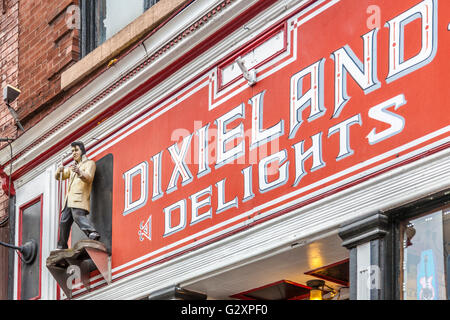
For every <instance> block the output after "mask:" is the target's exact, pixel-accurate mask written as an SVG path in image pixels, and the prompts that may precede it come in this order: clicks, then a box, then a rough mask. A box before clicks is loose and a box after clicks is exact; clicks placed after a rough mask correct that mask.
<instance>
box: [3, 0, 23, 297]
mask: <svg viewBox="0 0 450 320" xmlns="http://www.w3.org/2000/svg"><path fill="white" fill-rule="evenodd" d="M18 9H19V0H6V1H0V74H1V89H2V92H3V88H4V87H5V86H6V85H7V84H10V85H12V86H14V87H18V63H19V51H18V48H19V47H18V37H19V25H18V21H19V11H18ZM0 101H1V103H0V136H1V137H14V136H15V134H16V128H15V126H14V120H13V119H12V117H11V115H10V113H9V111H8V109H7V108H6V106H5V103H4V102H3V99H1V100H0ZM11 106H12V107H13V108H15V109H17V101H15V102H13V103H11ZM4 144H5V143H3V145H4ZM7 206H8V196H7V195H6V194H5V193H4V192H3V191H2V190H1V188H0V241H3V242H10V239H9V223H8V222H9V221H8V220H7V217H8V211H7ZM8 252H9V249H7V248H5V247H0V299H2V300H3V299H7V298H8V297H7V294H8Z"/></svg>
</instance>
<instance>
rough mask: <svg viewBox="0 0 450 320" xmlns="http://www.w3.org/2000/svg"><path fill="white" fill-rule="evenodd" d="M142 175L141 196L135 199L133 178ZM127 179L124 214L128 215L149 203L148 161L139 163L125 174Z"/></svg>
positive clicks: (124, 176)
mask: <svg viewBox="0 0 450 320" xmlns="http://www.w3.org/2000/svg"><path fill="white" fill-rule="evenodd" d="M136 176H139V177H140V186H141V190H140V197H139V198H138V199H137V200H135V201H133V194H135V193H134V192H133V191H134V190H133V178H134V177H136ZM123 178H124V180H125V206H124V210H123V215H124V216H125V215H127V214H129V213H131V212H133V211H135V210H137V209H139V208H141V207H143V206H145V204H146V203H147V193H148V182H147V180H148V164H147V162H146V161H144V162H142V163H140V164H138V165H137V166H135V167H133V168H131V169H130V170H128V171H127V172H125V173H124V174H123Z"/></svg>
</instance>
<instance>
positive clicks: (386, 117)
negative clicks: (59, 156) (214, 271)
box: [90, 0, 450, 277]
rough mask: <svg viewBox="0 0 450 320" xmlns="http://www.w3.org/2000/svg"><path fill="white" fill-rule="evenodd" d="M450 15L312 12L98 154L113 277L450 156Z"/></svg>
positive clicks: (435, 8)
mask: <svg viewBox="0 0 450 320" xmlns="http://www.w3.org/2000/svg"><path fill="white" fill-rule="evenodd" d="M448 12H450V2H448V1H437V0H424V1H418V0H402V1H390V0H385V1H377V4H376V6H374V5H373V1H363V0H345V1H337V0H335V1H315V2H312V3H311V5H310V6H307V7H306V8H302V9H301V10H298V12H295V13H294V14H292V15H291V16H290V17H289V18H287V19H286V20H284V21H280V22H279V23H277V24H276V25H273V26H267V29H266V31H265V32H262V34H261V35H260V36H258V37H256V38H255V39H254V40H252V41H251V42H250V43H248V44H247V45H245V46H244V47H242V48H240V49H239V50H238V51H236V52H233V53H231V54H230V55H229V56H228V57H227V58H226V59H224V60H221V61H217V62H216V63H215V65H214V66H213V67H212V68H211V69H210V70H208V71H207V72H205V73H204V74H203V75H202V76H200V77H196V78H195V79H193V80H192V81H191V82H190V83H189V84H188V85H185V86H184V87H182V88H180V89H179V90H178V91H177V92H176V93H175V94H173V95H171V96H170V97H167V98H165V100H164V101H162V102H160V103H158V104H157V105H152V106H149V107H148V112H146V113H145V114H143V115H142V116H140V117H139V118H138V119H135V120H133V121H132V122H130V123H128V124H127V125H125V126H123V127H122V128H121V129H120V130H118V131H117V132H116V133H114V135H112V136H110V137H108V139H107V140H105V141H103V142H102V143H101V144H98V145H97V146H96V147H95V148H94V149H93V150H90V156H91V157H92V158H93V159H95V160H98V159H100V158H102V157H103V156H105V155H107V154H109V153H111V154H113V156H114V169H113V170H114V180H113V217H112V219H113V220H112V236H113V239H112V243H113V246H112V257H113V260H112V262H113V266H112V267H113V277H119V276H122V275H125V274H127V273H130V272H133V271H135V270H138V269H140V268H143V267H146V266H149V265H152V264H155V263H158V262H161V261H163V260H165V259H167V258H170V257H173V256H176V255H180V254H183V253H185V252H186V251H188V250H191V249H193V248H195V247H198V246H201V245H205V244H207V243H211V242H213V241H217V240H218V239H220V238H224V237H226V236H228V235H230V234H233V233H236V232H239V231H241V230H243V229H246V228H250V227H252V226H253V225H255V224H258V223H260V222H262V221H266V220H268V219H270V218H273V217H275V216H278V215H280V214H284V213H287V212H289V211H292V210H293V209H294V208H298V207H300V206H303V205H305V204H308V203H311V202H313V201H316V200H318V199H321V198H323V197H326V196H328V195H330V194H332V193H336V192H338V191H339V190H342V189H343V188H348V187H350V186H353V185H355V184H357V183H359V182H361V181H364V180H367V179H369V178H370V177H372V176H374V175H377V174H380V173H382V172H385V171H387V170H390V169H392V168H394V167H398V166H400V165H403V164H405V163H408V162H410V161H413V160H415V159H417V158H420V157H424V156H425V155H427V154H430V153H432V152H436V151H438V150H442V149H443V148H446V147H448V142H449V134H448V132H449V116H448V111H447V106H446V104H447V103H448V101H449V99H450V93H449V90H448V88H447V87H448V86H447V84H446V83H447V81H446V80H447V74H448V71H449V70H450V68H449V67H450V64H449V62H448V58H447V55H448V52H450V41H449V40H450V31H448V30H447V29H448V27H447V26H448V23H449V22H450V21H448ZM238 58H240V59H241V60H242V61H243V62H244V65H245V66H246V67H247V68H248V69H250V70H251V69H256V70H257V82H256V84H254V85H252V86H249V85H248V82H247V80H245V79H243V77H242V72H241V69H239V67H238V65H237V64H236V63H235V61H236V59H238ZM211 63H214V62H213V61H212V62H211ZM186 76H189V75H186Z"/></svg>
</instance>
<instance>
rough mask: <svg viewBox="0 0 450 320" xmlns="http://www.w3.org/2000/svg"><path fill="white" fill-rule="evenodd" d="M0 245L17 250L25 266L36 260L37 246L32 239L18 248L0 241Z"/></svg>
mask: <svg viewBox="0 0 450 320" xmlns="http://www.w3.org/2000/svg"><path fill="white" fill-rule="evenodd" d="M0 244H1V245H2V246H5V247H7V248H11V249H16V250H18V251H19V252H20V253H21V255H22V256H21V259H22V261H23V262H24V263H26V264H31V263H33V261H34V258H36V253H37V250H38V245H37V243H36V241H34V240H33V239H31V240H28V241H27V242H25V243H24V245H22V246H20V247H18V246H15V245H12V244H9V243H5V242H2V241H0Z"/></svg>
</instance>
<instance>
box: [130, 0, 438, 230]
mask: <svg viewBox="0 0 450 320" xmlns="http://www.w3.org/2000/svg"><path fill="white" fill-rule="evenodd" d="M436 12H437V1H436V0H424V1H422V2H420V3H419V4H417V5H415V6H414V7H412V8H410V9H409V10H407V11H405V12H403V13H402V14H400V15H398V16H397V17H395V18H393V19H391V20H389V21H388V22H387V24H386V25H387V26H388V27H389V50H386V52H385V53H384V54H386V55H387V56H388V60H389V73H388V75H387V78H386V82H387V83H389V82H392V81H394V80H396V79H398V78H400V77H402V76H404V75H406V74H408V73H410V72H413V71H414V70H417V69H419V68H421V67H423V66H425V65H426V64H427V63H429V62H430V61H431V60H432V59H433V58H434V55H435V53H436V50H437V32H436V29H437V18H436ZM416 19H420V20H421V30H422V32H421V36H420V38H421V49H420V51H419V52H418V54H417V55H415V56H413V57H411V58H409V59H407V60H405V59H404V50H405V43H404V41H405V39H406V38H405V37H404V33H405V31H404V28H405V26H406V25H407V24H409V23H410V22H412V21H414V20H416ZM377 33H378V29H377V28H375V29H372V30H371V31H369V32H367V33H365V34H364V35H362V36H361V38H362V42H361V43H362V46H363V50H362V51H361V52H363V54H361V56H360V57H357V56H356V55H355V53H354V52H353V50H352V49H351V48H350V47H349V46H348V45H343V46H341V47H340V48H339V49H337V50H335V51H334V52H330V53H329V55H330V56H331V59H329V61H332V63H334V78H333V76H332V75H330V79H331V81H333V80H334V83H333V85H332V89H334V109H333V112H332V113H331V114H330V122H332V123H330V125H329V127H328V128H322V129H318V130H317V131H313V132H302V130H301V125H302V123H303V121H304V120H303V119H304V117H305V118H306V120H307V121H308V122H313V121H315V120H316V119H318V118H320V117H322V116H323V115H325V112H326V110H327V109H326V107H325V102H324V90H325V84H324V72H325V67H324V66H325V62H326V61H327V60H326V58H325V57H322V58H320V59H318V60H317V61H316V62H315V63H313V64H311V65H309V66H307V67H305V68H303V69H301V70H300V71H298V72H296V73H295V74H294V75H292V76H291V78H290V83H289V86H290V87H289V88H286V89H289V93H286V94H289V99H290V102H289V105H285V106H284V105H276V106H273V105H272V106H266V107H268V108H283V107H285V108H289V112H288V114H289V119H282V118H280V119H269V120H270V122H269V123H270V124H269V125H267V123H266V125H263V119H264V117H263V115H264V110H265V107H264V104H265V102H264V97H265V95H266V94H267V89H259V90H257V89H256V88H258V86H254V87H253V88H252V90H255V93H254V92H252V97H251V98H250V99H249V100H247V99H248V96H246V98H245V100H246V101H242V102H241V101H238V102H234V103H239V102H240V103H239V104H238V105H236V104H234V105H233V108H232V109H231V110H225V111H224V113H223V114H222V115H220V116H218V117H217V118H216V119H215V120H214V121H211V123H206V124H202V123H201V122H197V124H196V125H195V126H194V130H192V132H190V131H188V130H186V129H183V130H184V131H183V134H182V135H179V136H178V137H181V138H182V139H181V141H178V140H179V139H178V138H177V139H178V140H177V143H175V144H173V145H171V146H168V147H167V148H166V149H167V152H163V151H164V150H161V151H160V152H159V153H157V154H154V155H152V156H150V155H149V156H150V160H151V163H152V164H153V171H152V172H153V177H152V179H151V181H152V182H153V191H152V201H159V199H161V198H164V192H163V191H162V190H163V185H164V186H166V185H167V188H166V189H165V190H166V194H167V193H171V192H174V191H175V190H177V186H179V185H180V184H181V186H186V185H187V184H188V183H190V182H191V181H193V179H194V178H193V175H192V173H191V172H190V170H189V167H188V164H192V163H191V162H190V161H191V159H189V157H188V155H189V151H191V149H192V146H193V147H194V149H195V151H194V152H193V155H194V158H195V159H196V161H197V163H196V164H197V167H192V166H191V167H190V168H191V169H192V168H194V169H197V170H198V171H197V172H196V178H197V179H201V178H202V177H204V176H207V175H209V174H210V173H211V171H212V170H211V167H213V169H215V170H214V174H215V175H217V177H219V175H220V174H221V172H220V168H221V167H223V166H225V165H227V164H231V163H233V161H235V160H236V161H237V163H238V164H246V162H245V156H248V158H249V159H250V160H253V159H254V158H252V157H254V155H255V154H256V152H257V151H261V150H262V148H267V146H268V145H269V143H268V142H271V141H274V142H277V143H276V144H274V146H276V148H275V150H274V148H271V150H270V151H271V152H270V154H267V153H264V155H263V156H262V157H260V159H259V160H256V159H255V162H254V163H253V162H251V163H249V165H247V166H240V167H239V170H240V172H238V173H236V176H238V177H239V179H242V180H241V181H240V182H241V183H240V184H238V183H233V182H232V183H230V182H229V181H230V180H233V179H235V177H233V179H230V178H228V177H226V176H223V175H222V176H220V178H217V180H218V181H217V180H214V182H209V184H210V185H209V186H207V187H202V188H203V189H202V190H194V191H195V192H194V191H193V192H192V193H191V194H190V195H189V196H188V195H186V196H184V198H183V199H181V200H178V201H176V200H173V201H176V202H174V203H172V204H170V205H168V206H166V207H165V208H164V209H163V214H164V234H163V236H164V237H168V236H170V235H173V234H175V233H177V232H180V231H181V230H184V229H185V228H189V226H192V225H194V224H199V223H201V222H203V221H205V220H209V219H213V218H214V214H223V215H225V214H226V211H227V210H230V209H231V208H238V207H239V205H240V203H244V202H246V201H249V200H250V199H253V198H254V197H255V193H258V192H259V193H260V194H261V193H267V192H270V191H272V190H274V189H277V188H279V187H281V186H283V185H285V184H287V182H288V180H289V174H291V175H293V179H292V180H293V184H292V187H296V186H298V185H299V184H300V183H301V182H302V179H303V178H304V177H305V176H306V175H308V174H310V173H311V172H314V171H317V170H320V169H321V168H324V167H326V165H327V164H326V163H325V162H324V157H323V148H324V146H326V144H325V143H324V141H332V142H333V143H334V142H335V145H336V149H334V150H336V151H335V152H336V155H333V158H334V157H335V161H340V160H342V159H345V158H349V157H351V156H352V155H353V154H354V153H355V151H354V150H353V149H352V141H351V136H353V137H354V136H355V133H354V132H355V131H357V132H358V133H361V131H362V130H364V132H363V133H361V134H363V135H361V137H364V136H365V138H366V139H367V146H368V147H370V146H371V145H374V144H377V143H380V142H382V141H384V140H386V139H389V138H390V137H392V136H394V135H398V134H400V133H401V132H402V131H403V129H404V128H405V125H406V121H405V119H404V118H403V117H402V116H401V115H400V114H398V113H399V112H397V113H396V112H395V111H397V110H398V109H399V108H400V107H401V106H403V105H405V104H406V103H407V102H406V97H405V94H403V93H401V92H399V93H396V94H395V96H394V97H392V98H390V97H386V98H385V99H387V100H385V101H384V102H381V103H378V102H377V103H378V104H376V105H373V106H371V107H370V108H368V109H365V110H361V111H360V112H359V113H357V114H354V115H346V116H345V118H344V116H343V115H341V113H342V111H343V110H344V106H345V105H346V104H347V103H348V102H349V101H350V99H351V97H349V96H348V93H347V81H348V77H347V75H350V76H351V78H352V80H353V81H354V82H355V83H356V84H358V86H359V87H360V88H361V90H362V92H363V93H364V94H368V93H369V92H371V91H374V90H377V89H378V88H380V87H381V83H380V81H379V80H378V77H377V60H378V58H377ZM417 34H419V33H417ZM412 38H413V37H408V38H407V39H412ZM299 69H300V68H299ZM304 82H307V84H306V85H305V83H304ZM258 85H259V84H258ZM304 86H306V87H307V89H306V90H304ZM332 100H333V99H332ZM306 109H309V110H308V111H309V112H308V113H309V114H308V115H307V116H306V115H304V114H303V113H304V112H305V113H306V111H305V110H306ZM266 110H267V109H266ZM405 110H408V109H407V108H406V109H405ZM246 111H247V114H251V115H252V118H251V119H250V120H249V121H247V122H245V123H248V124H249V126H251V128H244V121H243V120H244V119H245V116H246ZM286 111H287V110H286ZM401 111H403V108H402V109H401ZM286 113H287V112H286ZM344 113H345V112H344ZM344 113H342V114H344ZM362 115H365V116H366V118H364V119H367V118H369V119H368V120H370V123H372V120H374V121H375V123H376V124H377V125H372V124H370V125H369V124H367V123H366V124H363V121H362V119H363V117H362ZM339 117H342V119H341V118H339ZM266 119H267V118H266ZM336 119H337V120H336ZM285 123H289V131H287V130H284V124H285ZM386 124H387V125H388V126H386ZM363 125H365V126H366V127H364V126H363ZM380 128H381V129H380ZM245 129H247V130H245ZM177 130H178V129H177ZM319 130H321V131H319ZM285 131H286V132H285ZM303 131H304V130H303ZM180 132H181V131H180ZM352 132H353V135H351V133H352ZM285 135H286V136H287V137H285V138H286V140H287V141H292V139H294V138H296V141H295V142H292V143H291V144H290V146H286V147H284V149H282V150H279V149H278V146H279V144H278V140H279V137H282V136H285ZM210 138H215V139H212V140H211V139H210ZM246 138H248V143H247V144H246ZM365 143H366V142H365ZM271 147H273V146H271ZM337 147H338V149H337ZM353 147H354V146H353ZM291 148H292V149H291ZM166 149H165V150H166ZM255 149H258V150H255ZM337 150H338V151H337ZM212 151H214V152H215V156H214V157H213V156H212ZM264 151H267V149H264ZM289 152H290V153H289ZM289 154H291V159H290V158H289ZM292 154H293V156H292ZM210 159H211V160H213V161H212V162H214V161H215V163H211V162H210ZM326 159H327V162H329V160H328V159H329V158H326ZM332 160H334V159H332ZM343 162H345V160H344V161H343ZM167 163H169V164H170V163H171V164H173V167H170V170H171V171H170V170H168V169H164V170H167V171H168V172H162V168H166V166H163V164H167ZM329 165H330V167H331V166H332V164H329ZM147 175H148V164H147V162H146V161H144V162H142V163H140V164H139V165H136V166H134V167H133V168H131V169H129V170H128V171H127V172H125V173H124V175H123V177H124V181H125V205H124V211H123V215H127V214H129V213H131V212H133V211H136V210H137V209H139V208H141V207H142V206H144V205H145V204H146V202H147V194H148V193H149V192H150V191H149V190H148V185H147V184H148V183H147V181H148V177H147ZM138 177H139V178H140V180H139V181H140V186H141V187H140V191H139V190H137V188H135V189H133V187H132V186H133V179H137V178H138ZM163 177H164V179H163ZM169 177H170V178H169ZM180 177H181V183H180V181H179V180H180V179H179V178H180ZM163 180H168V181H163ZM216 181H217V182H216ZM236 186H239V188H241V190H240V191H239V192H238V191H236ZM227 191H228V192H227ZM138 192H140V193H138ZM238 195H239V196H238ZM133 199H136V200H133ZM171 202H172V201H171ZM188 208H189V210H188ZM188 211H189V214H190V217H188ZM152 214H153V217H155V214H157V213H152ZM188 219H189V221H190V224H189V226H187V221H188ZM149 223H150V222H149ZM145 227H148V228H150V225H149V226H145Z"/></svg>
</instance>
